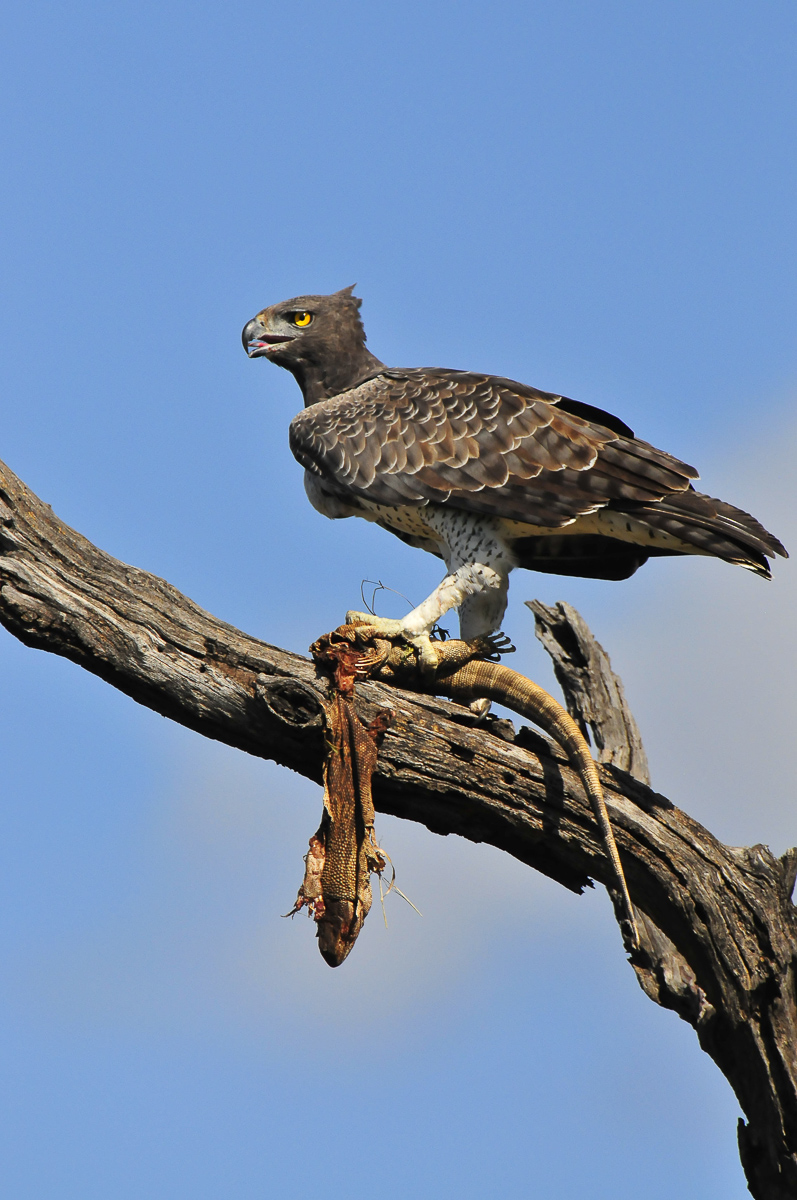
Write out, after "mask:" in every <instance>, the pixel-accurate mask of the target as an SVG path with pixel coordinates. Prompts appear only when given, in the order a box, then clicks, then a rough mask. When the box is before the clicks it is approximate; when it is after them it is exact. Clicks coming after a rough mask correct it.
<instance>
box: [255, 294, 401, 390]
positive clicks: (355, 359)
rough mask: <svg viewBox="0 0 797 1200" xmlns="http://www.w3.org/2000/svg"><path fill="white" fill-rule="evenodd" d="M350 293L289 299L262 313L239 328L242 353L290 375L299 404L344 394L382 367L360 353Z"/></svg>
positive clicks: (355, 303) (356, 307)
mask: <svg viewBox="0 0 797 1200" xmlns="http://www.w3.org/2000/svg"><path fill="white" fill-rule="evenodd" d="M353 290H354V287H353V285H352V287H347V288H343V290H342V291H340V292H333V294H332V295H331V296H295V297H294V298H293V299H292V300H283V301H282V303H281V304H272V306H271V307H270V308H264V309H263V311H262V312H259V313H258V314H257V316H256V317H253V318H252V320H251V321H249V322H248V323H247V324H246V325H245V326H244V331H243V334H242V335H241V336H242V341H243V344H244V350H245V351H246V353H247V354H248V355H249V357H250V358H268V359H270V360H271V361H272V362H275V363H277V365H278V366H280V367H285V368H286V370H288V371H290V372H292V374H293V375H294V376H295V378H296V382H297V383H298V384H299V387H300V388H301V389H302V392H303V394H304V401H305V404H315V403H316V402H317V401H319V400H325V399H327V397H329V396H336V395H338V394H339V393H340V392H345V391H348V389H349V388H352V387H355V386H356V385H357V384H358V383H361V382H362V381H363V380H364V379H368V378H369V377H370V376H371V375H374V374H376V373H377V372H378V371H379V369H380V368H381V367H384V365H385V364H384V363H382V362H380V361H379V359H378V358H375V357H374V355H373V354H371V352H370V350H367V349H366V346H365V330H364V329H363V323H362V321H361V320H360V304H361V303H362V301H361V300H358V299H357V297H356V296H354V295H353V294H352V293H353Z"/></svg>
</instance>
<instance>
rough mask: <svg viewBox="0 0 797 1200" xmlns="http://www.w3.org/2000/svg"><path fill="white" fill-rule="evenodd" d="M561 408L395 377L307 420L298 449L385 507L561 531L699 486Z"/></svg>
mask: <svg viewBox="0 0 797 1200" xmlns="http://www.w3.org/2000/svg"><path fill="white" fill-rule="evenodd" d="M560 399H561V397H558V396H554V395H552V394H550V393H547V392H539V391H536V390H535V389H533V388H529V387H526V386H525V385H523V384H515V383H512V382H511V381H510V380H505V379H497V378H494V377H491V376H486V375H475V374H470V373H468V372H464V371H462V372H460V371H440V370H424V369H420V370H407V371H385V372H383V373H382V374H381V375H378V376H377V377H376V378H374V379H371V380H368V381H367V382H366V383H364V384H362V385H361V386H360V387H358V388H354V389H352V390H351V391H349V392H346V393H344V394H343V395H342V396H338V397H333V398H332V399H330V400H324V401H321V403H319V404H314V405H311V406H310V407H309V408H306V409H304V411H303V412H301V413H299V415H298V416H297V417H296V418H295V419H294V420H293V422H292V424H291V449H292V450H293V453H294V454H295V455H296V457H297V458H298V459H299V461H300V462H301V463H302V464H303V465H304V466H305V467H307V468H308V469H309V470H311V471H314V472H315V473H317V474H320V475H322V476H323V477H324V478H325V479H326V480H327V481H328V483H332V484H336V485H337V486H338V487H340V488H341V489H342V490H344V491H346V492H348V493H352V492H353V493H354V494H355V495H360V496H364V497H365V498H367V499H370V500H373V501H375V502H376V503H379V504H407V503H408V502H409V503H415V504H423V503H425V502H430V501H431V502H434V503H438V504H444V503H446V502H450V501H453V502H455V503H457V504H460V505H461V506H462V507H466V508H468V509H469V510H471V511H473V512H482V513H495V514H499V515H501V516H506V517H510V518H511V519H514V520H525V521H530V522H533V523H535V524H542V525H546V526H551V527H553V528H556V527H559V526H561V525H563V524H566V523H567V522H569V521H572V520H573V519H574V518H575V517H577V516H579V515H581V514H582V513H586V512H591V511H594V509H595V508H596V507H599V506H600V505H602V504H607V503H608V502H609V501H611V500H616V499H627V500H634V501H645V500H648V501H650V500H657V499H660V498H661V497H663V496H665V495H667V494H669V493H672V492H679V491H684V490H685V489H686V488H687V487H688V486H689V481H690V480H691V479H693V478H695V477H696V474H697V473H696V472H695V471H694V469H693V468H692V467H689V466H687V465H686V464H685V463H681V462H679V461H678V460H677V459H675V458H673V457H672V456H671V455H669V454H665V453H664V452H663V451H660V450H656V449H654V447H652V446H648V445H647V444H646V443H644V442H639V441H637V440H635V439H632V438H628V437H627V436H624V435H623V434H620V433H618V432H616V431H614V430H612V429H609V428H608V427H605V426H602V425H598V424H595V423H594V422H591V421H589V420H587V419H586V418H584V417H581V416H578V415H576V414H574V413H569V412H567V411H565V410H563V409H560V408H558V401H559V400H560ZM586 407H587V406H584V408H585V409H586ZM623 428H624V427H623Z"/></svg>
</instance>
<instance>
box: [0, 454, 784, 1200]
mask: <svg viewBox="0 0 797 1200" xmlns="http://www.w3.org/2000/svg"><path fill="white" fill-rule="evenodd" d="M0 621H2V623H3V624H4V625H5V627H6V628H7V629H8V630H9V631H10V632H11V633H13V634H14V635H15V636H16V637H18V638H20V639H21V640H22V641H23V642H25V643H26V644H27V645H31V646H36V647H38V648H40V649H43V650H49V651H53V652H54V653H56V654H61V655H63V656H65V657H67V658H69V659H71V660H72V661H73V662H76V663H78V664H80V665H81V666H83V667H85V668H86V669H87V670H89V671H92V672H94V673H95V674H97V675H99V676H101V677H102V678H103V679H105V680H107V681H108V682H109V683H111V684H113V685H114V686H115V687H117V688H119V689H121V690H122V691H124V692H126V693H127V694H128V695H129V696H132V697H133V699H135V700H137V701H138V702H140V703H142V704H146V705H148V706H149V707H150V708H153V709H155V710H156V711H157V712H160V713H163V714H164V715H165V716H168V717H171V718H172V719H174V720H176V721H180V722H181V723H182V724H184V725H187V726H189V727H190V728H192V729H195V730H197V731H198V732H199V733H202V734H204V735H205V736H207V737H212V738H216V739H218V740H220V741H224V742H226V743H227V744H229V745H231V746H237V747H238V748H239V749H241V750H244V751H246V752H247V753H249V754H255V755H259V756H261V757H263V758H272V759H274V760H275V761H277V762H280V763H282V764H283V765H285V766H288V767H291V768H292V769H294V770H296V771H299V772H301V773H302V774H304V775H307V776H308V777H310V778H312V779H320V776H321V761H322V753H323V739H322V735H321V723H320V702H321V699H322V698H323V697H324V696H325V695H326V692H327V685H326V682H325V680H324V679H323V678H321V677H319V676H318V674H317V672H316V670H315V668H314V667H313V664H312V663H311V662H309V661H308V660H307V659H304V658H302V657H300V656H299V655H295V654H289V653H287V652H285V651H283V650H280V649H278V648H277V647H274V646H270V645H268V644H267V643H265V642H261V641H258V640H257V639H256V638H252V637H249V636H248V635H246V634H244V633H242V632H240V631H239V630H236V629H234V628H233V627H232V626H230V625H227V624H225V623H224V622H222V621H219V620H218V619H217V618H215V617H213V616H211V615H210V614H209V613H207V612H204V611H203V610H202V609H200V608H199V607H198V606H197V605H195V604H193V603H192V602H191V601H190V600H188V599H187V598H186V597H184V596H182V595H181V594H180V593H179V592H178V591H176V589H175V588H173V587H171V586H170V585H169V584H168V583H165V582H164V581H163V580H161V579H158V578H156V577H155V576H153V575H149V574H147V573H146V572H145V571H141V570H138V569H136V568H134V567H128V566H125V565H124V564H123V563H120V562H118V561H117V560H115V559H113V558H111V557H110V556H108V555H107V554H104V553H103V552H102V551H100V550H98V549H97V548H96V547H94V546H92V545H91V543H89V542H88V541H86V539H85V538H83V537H81V536H80V534H78V533H76V532H75V531H74V530H71V529H69V528H68V527H67V526H65V525H64V524H63V523H62V522H60V521H59V520H58V519H57V518H56V517H55V516H54V515H53V513H52V512H51V510H50V509H49V508H48V507H47V506H46V505H45V504H43V503H42V502H41V501H40V500H38V499H37V497H36V496H34V495H33V494H32V493H31V492H30V491H29V490H28V489H27V488H26V487H25V486H24V484H22V483H21V482H20V481H19V480H18V479H17V478H16V477H15V476H14V475H13V474H12V473H11V472H10V471H9V470H8V469H7V468H5V467H2V465H0ZM358 696H359V700H358V707H359V708H360V710H361V713H362V716H363V717H364V718H365V719H366V720H369V719H371V718H372V717H373V716H374V714H375V713H376V711H377V710H378V709H379V708H380V707H390V708H392V709H393V710H394V711H395V720H394V722H393V724H392V725H391V728H390V729H389V730H388V732H387V734H386V735H385V738H384V741H383V743H382V748H381V752H380V757H379V764H378V767H377V773H376V775H375V776H374V800H375V803H376V807H377V809H379V810H381V811H383V812H391V813H394V814H396V815H397V816H400V817H405V818H407V819H409V820H414V821H420V822H421V823H423V824H425V825H427V826H428V827H429V828H431V829H433V830H434V831H436V832H438V833H442V834H447V833H459V834H462V835H463V836H465V837H468V838H471V839H472V840H474V841H484V842H489V843H491V844H492V845H495V846H498V847H500V848H501V849H504V850H506V851H507V852H508V853H510V854H513V855H514V856H515V857H516V858H519V859H520V860H522V861H523V862H526V863H528V864H530V865H531V866H533V867H535V868H537V869H538V870H540V871H543V872H544V873H545V874H547V875H550V876H551V877H553V878H554V879H557V880H559V881H560V882H561V883H563V884H564V885H565V886H567V887H570V888H572V889H574V890H576V891H580V890H581V889H582V888H583V887H584V886H585V885H587V884H588V882H589V880H590V878H591V877H593V878H595V879H597V880H599V881H601V882H606V881H607V879H608V871H607V863H606V860H605V857H604V853H603V847H602V844H601V840H600V836H599V834H598V830H597V828H596V826H595V824H594V821H593V818H592V814H591V811H590V808H589V805H588V803H587V801H586V798H585V796H584V794H583V792H582V789H581V785H580V782H579V779H578V776H577V775H576V774H575V773H574V772H573V771H571V770H570V768H569V766H568V764H567V762H566V761H565V760H564V759H563V756H562V755H561V754H560V753H559V752H558V751H557V750H556V749H555V748H554V747H552V746H551V745H550V744H549V743H548V742H547V741H546V740H545V739H544V738H542V737H540V736H538V735H536V734H534V733H532V732H531V731H527V730H521V731H520V733H519V734H517V736H515V737H513V738H512V740H508V739H509V738H510V737H511V736H512V735H511V731H510V730H509V728H508V724H507V723H506V722H498V723H494V724H493V726H492V728H494V729H495V733H491V732H490V726H489V725H488V728H487V729H486V730H485V729H483V728H482V729H474V728H471V727H469V725H470V724H471V723H472V714H470V713H469V712H468V711H467V710H463V709H461V708H458V706H457V705H455V704H451V703H447V702H445V701H439V700H434V699H431V698H427V697H422V696H416V695H414V694H411V693H408V692H401V691H397V690H395V689H391V688H388V687H386V686H385V685H380V684H373V683H371V684H365V685H362V687H360V688H358ZM602 778H603V782H604V787H605V789H606V801H607V804H608V806H609V809H610V813H611V818H612V823H613V825H614V828H615V831H616V836H617V841H618V845H619V847H620V852H621V854H622V856H623V862H624V865H625V869H626V875H627V878H628V884H629V888H630V892H631V896H632V899H633V901H634V904H635V905H636V907H637V908H638V909H639V910H641V911H642V912H644V913H645V914H647V916H648V917H649V918H650V920H651V921H652V922H653V925H654V926H655V928H656V930H657V931H660V932H661V933H662V934H663V935H664V936H665V937H666V938H667V939H669V941H671V942H672V943H673V944H674V946H676V947H677V950H678V953H679V955H680V956H681V958H682V960H683V962H684V963H685V964H686V968H687V969H688V971H689V972H691V976H693V977H694V985H693V984H692V982H691V979H687V980H686V991H685V993H684V995H685V1001H684V1003H683V1004H682V1005H681V1007H680V1008H678V1009H677V1011H679V1013H680V1015H681V1016H682V1017H684V1019H685V1020H688V1021H689V1022H690V1023H691V1024H692V1025H694V1027H695V1028H696V1030H697V1033H698V1037H699V1039H700V1044H701V1045H702V1047H703V1049H704V1050H706V1051H707V1053H709V1054H710V1055H711V1056H712V1058H714V1060H715V1062H717V1064H718V1065H719V1067H720V1069H721V1070H722V1071H723V1072H724V1073H725V1075H726V1076H727V1078H728V1079H729V1081H730V1083H731V1085H732V1086H733V1088H734V1090H735V1091H736V1094H737V1096H738V1098H739V1102H740V1104H741V1107H742V1109H743V1111H744V1112H745V1114H746V1116H747V1119H748V1123H747V1125H746V1126H745V1127H744V1131H743V1134H742V1136H741V1139H740V1145H741V1148H742V1157H743V1162H744V1166H745V1170H746V1171H747V1175H748V1179H749V1181H750V1190H751V1192H752V1193H753V1195H754V1196H756V1197H758V1198H759V1200H786V1198H787V1197H789V1198H793V1197H794V1196H797V1062H796V1061H795V1046H796V1045H797V1029H796V1028H795V1026H796V1025H797V1009H796V1008H795V966H796V965H797V964H796V963H795V954H796V953H797V919H795V910H794V908H793V906H792V904H791V900H790V896H791V889H792V886H793V884H794V873H795V861H797V858H796V856H795V855H793V854H792V855H789V856H785V858H784V859H778V858H776V857H775V856H774V855H772V854H771V852H770V851H769V850H767V849H766V847H764V846H754V847H752V848H751V849H748V850H739V849H734V848H732V847H728V846H723V845H722V844H721V843H720V842H718V841H717V840H716V838H714V837H713V836H712V835H711V834H710V833H709V832H708V830H706V829H704V828H702V827H701V826H700V825H698V824H697V822H695V821H693V820H692V819H691V818H690V817H689V816H688V815H687V814H686V813H683V812H681V811H680V810H679V809H677V808H675V807H674V806H673V805H672V804H670V802H669V801H668V800H666V799H665V798H664V797H663V796H659V795H657V794H656V793H655V792H652V791H651V790H650V789H649V788H647V787H645V786H644V785H643V784H641V783H639V782H637V781H636V780H634V779H633V778H632V777H631V776H630V775H626V774H624V773H623V772H620V771H618V770H616V769H611V768H606V769H604V770H603V771H602ZM641 965H644V964H641ZM665 982H666V987H665V989H664V992H663V995H664V996H665V997H672V996H675V995H677V994H678V988H679V987H681V984H680V983H679V982H678V980H675V979H671V980H669V981H665ZM682 982H683V981H682ZM694 987H697V988H698V989H700V993H701V994H702V997H703V1000H702V1001H701V1003H700V1004H699V1005H695V1004H694V1003H692V1002H691V1001H690V1000H689V998H690V997H691V996H693V995H694V991H693V989H694ZM682 991H683V988H682ZM654 998H657V999H659V1002H661V1003H666V1002H667V1001H666V998H665V999H661V998H660V997H659V996H656V997H654ZM673 1007H675V1005H674V1004H673Z"/></svg>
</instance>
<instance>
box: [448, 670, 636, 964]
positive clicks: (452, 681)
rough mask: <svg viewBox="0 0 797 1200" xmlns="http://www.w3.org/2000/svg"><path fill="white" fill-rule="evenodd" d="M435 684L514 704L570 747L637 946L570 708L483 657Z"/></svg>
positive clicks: (593, 774)
mask: <svg viewBox="0 0 797 1200" xmlns="http://www.w3.org/2000/svg"><path fill="white" fill-rule="evenodd" d="M435 690H436V691H440V692H443V693H444V694H445V695H447V696H450V697H451V699H452V700H459V701H464V702H465V703H467V702H468V701H470V700H472V699H474V697H477V698H478V697H485V698H487V699H489V700H495V701H496V702H497V703H498V704H503V705H505V706H506V707H507V708H511V709H512V711H513V712H516V713H518V715H519V716H522V717H526V718H527V719H528V720H530V721H533V722H534V723H535V725H539V727H540V728H541V729H543V730H544V731H545V733H547V734H549V735H550V736H551V737H552V738H553V739H554V740H555V741H556V742H558V744H559V745H560V746H561V747H562V749H563V750H565V751H566V753H567V754H568V756H569V757H570V760H571V762H572V763H573V766H574V767H575V769H576V770H577V771H578V773H579V776H580V777H581V782H582V784H583V785H584V790H585V792H586V793H587V796H588V797H589V801H590V804H591V805H592V811H593V813H594V814H595V819H596V821H597V822H598V828H599V829H600V831H601V837H602V839H603V845H604V849H605V850H606V855H607V857H608V859H609V862H610V863H611V865H612V869H613V871H614V876H615V880H616V882H617V887H618V889H619V891H620V895H621V897H622V904H623V909H624V912H625V919H626V921H627V922H628V925H629V929H630V936H631V941H632V943H633V945H634V947H638V946H639V930H638V928H637V922H636V915H635V913H634V906H633V905H632V903H631V897H630V896H629V894H628V886H627V884H626V881H625V874H624V872H623V865H622V863H621V862H620V855H619V854H618V852H617V843H616V841H615V840H614V833H613V832H612V826H611V822H610V821H609V814H608V812H607V811H606V801H605V800H604V798H603V788H602V786H601V781H600V777H599V776H598V771H597V768H596V766H595V760H594V759H593V757H592V754H591V753H590V749H589V746H588V745H587V742H586V739H585V738H584V735H583V734H582V732H581V730H580V729H579V727H578V725H577V724H576V722H575V721H574V720H573V718H572V717H571V716H570V714H569V713H568V712H566V710H565V709H564V708H562V706H561V704H559V703H558V702H557V701H556V700H554V698H553V696H549V695H548V693H547V692H546V691H545V689H544V688H541V687H540V686H539V684H536V683H534V682H533V681H532V680H531V679H527V678H526V677H525V676H524V675H520V674H519V673H518V672H517V671H513V670H512V669H511V668H510V667H505V666H503V665H501V664H500V663H491V662H484V661H483V660H474V661H472V662H469V663H466V664H465V665H464V666H463V667H460V668H459V669H458V670H456V671H453V672H452V673H451V674H450V675H447V676H445V677H443V678H442V679H441V678H439V677H438V682H437V684H436V686H435Z"/></svg>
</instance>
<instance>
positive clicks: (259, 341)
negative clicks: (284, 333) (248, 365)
mask: <svg viewBox="0 0 797 1200" xmlns="http://www.w3.org/2000/svg"><path fill="white" fill-rule="evenodd" d="M241 341H242V342H243V346H244V350H245V351H246V353H247V354H248V355H249V357H250V358H263V357H264V356H267V355H268V354H270V353H271V352H273V351H274V350H276V349H277V347H278V346H281V345H282V344H283V343H284V342H292V341H293V338H292V337H281V336H280V335H279V334H276V333H267V332H266V327H265V325H263V323H262V322H261V320H260V317H259V316H258V317H253V318H252V320H251V321H247V323H246V325H244V329H243V333H242V334H241Z"/></svg>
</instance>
